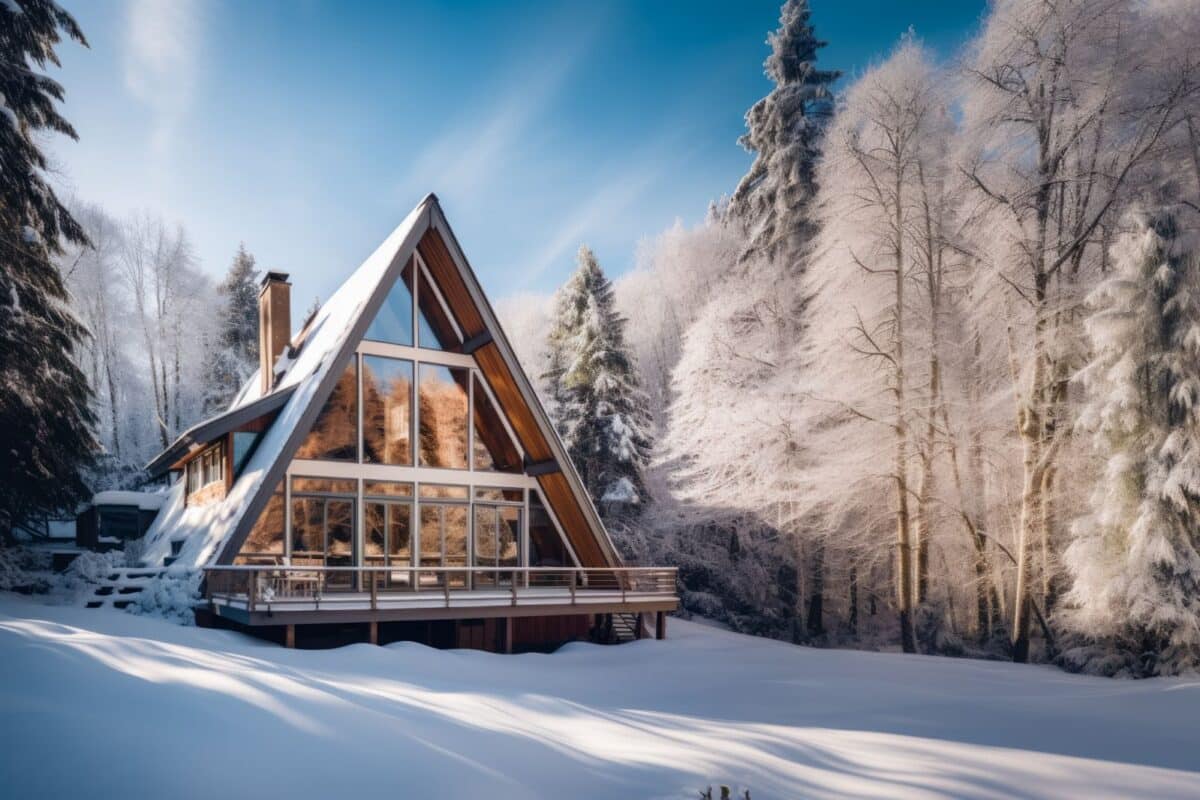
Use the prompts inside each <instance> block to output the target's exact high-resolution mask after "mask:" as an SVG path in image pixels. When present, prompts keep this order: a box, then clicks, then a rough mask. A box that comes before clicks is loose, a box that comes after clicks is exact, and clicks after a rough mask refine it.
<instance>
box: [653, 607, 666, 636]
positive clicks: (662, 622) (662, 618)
mask: <svg viewBox="0 0 1200 800" xmlns="http://www.w3.org/2000/svg"><path fill="white" fill-rule="evenodd" d="M654 638H655V639H659V640H662V639H665V638H667V612H665V611H659V612H658V617H657V619H655V620H654Z"/></svg>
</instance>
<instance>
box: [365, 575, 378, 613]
mask: <svg viewBox="0 0 1200 800" xmlns="http://www.w3.org/2000/svg"><path fill="white" fill-rule="evenodd" d="M366 575H368V576H369V579H370V581H371V610H372V611H374V610H375V607H376V606H377V605H378V603H379V584H378V582H377V581H376V580H375V573H374V572H373V571H369V572H367V573H366Z"/></svg>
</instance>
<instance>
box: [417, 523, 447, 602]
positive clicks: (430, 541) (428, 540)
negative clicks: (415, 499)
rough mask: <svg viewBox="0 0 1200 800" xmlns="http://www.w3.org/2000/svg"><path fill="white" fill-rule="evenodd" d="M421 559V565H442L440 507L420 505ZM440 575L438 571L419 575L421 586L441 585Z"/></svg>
mask: <svg viewBox="0 0 1200 800" xmlns="http://www.w3.org/2000/svg"><path fill="white" fill-rule="evenodd" d="M420 519H421V530H420V532H421V560H420V566H422V567H440V566H441V565H442V507H441V506H426V505H423V506H421V510H420ZM441 585H442V577H441V575H440V574H438V573H425V574H422V575H421V586H441Z"/></svg>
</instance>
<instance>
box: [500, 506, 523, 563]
mask: <svg viewBox="0 0 1200 800" xmlns="http://www.w3.org/2000/svg"><path fill="white" fill-rule="evenodd" d="M498 516H499V518H500V519H499V530H498V531H497V533H498V537H499V539H498V541H497V544H496V560H497V563H498V564H499V565H500V566H502V567H517V566H520V564H521V559H520V555H521V552H520V542H521V509H519V508H514V507H512V506H502V507H501V508H499V509H498Z"/></svg>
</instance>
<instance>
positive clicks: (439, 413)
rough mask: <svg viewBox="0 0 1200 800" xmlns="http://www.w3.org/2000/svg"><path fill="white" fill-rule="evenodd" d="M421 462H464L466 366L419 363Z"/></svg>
mask: <svg viewBox="0 0 1200 800" xmlns="http://www.w3.org/2000/svg"><path fill="white" fill-rule="evenodd" d="M420 377H421V384H420V399H419V402H420V420H421V430H420V442H421V466H423V467H450V468H455V469H465V468H466V466H467V370H466V369H462V368H459V367H443V366H441V365H439V364H422V365H421V373H420Z"/></svg>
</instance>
